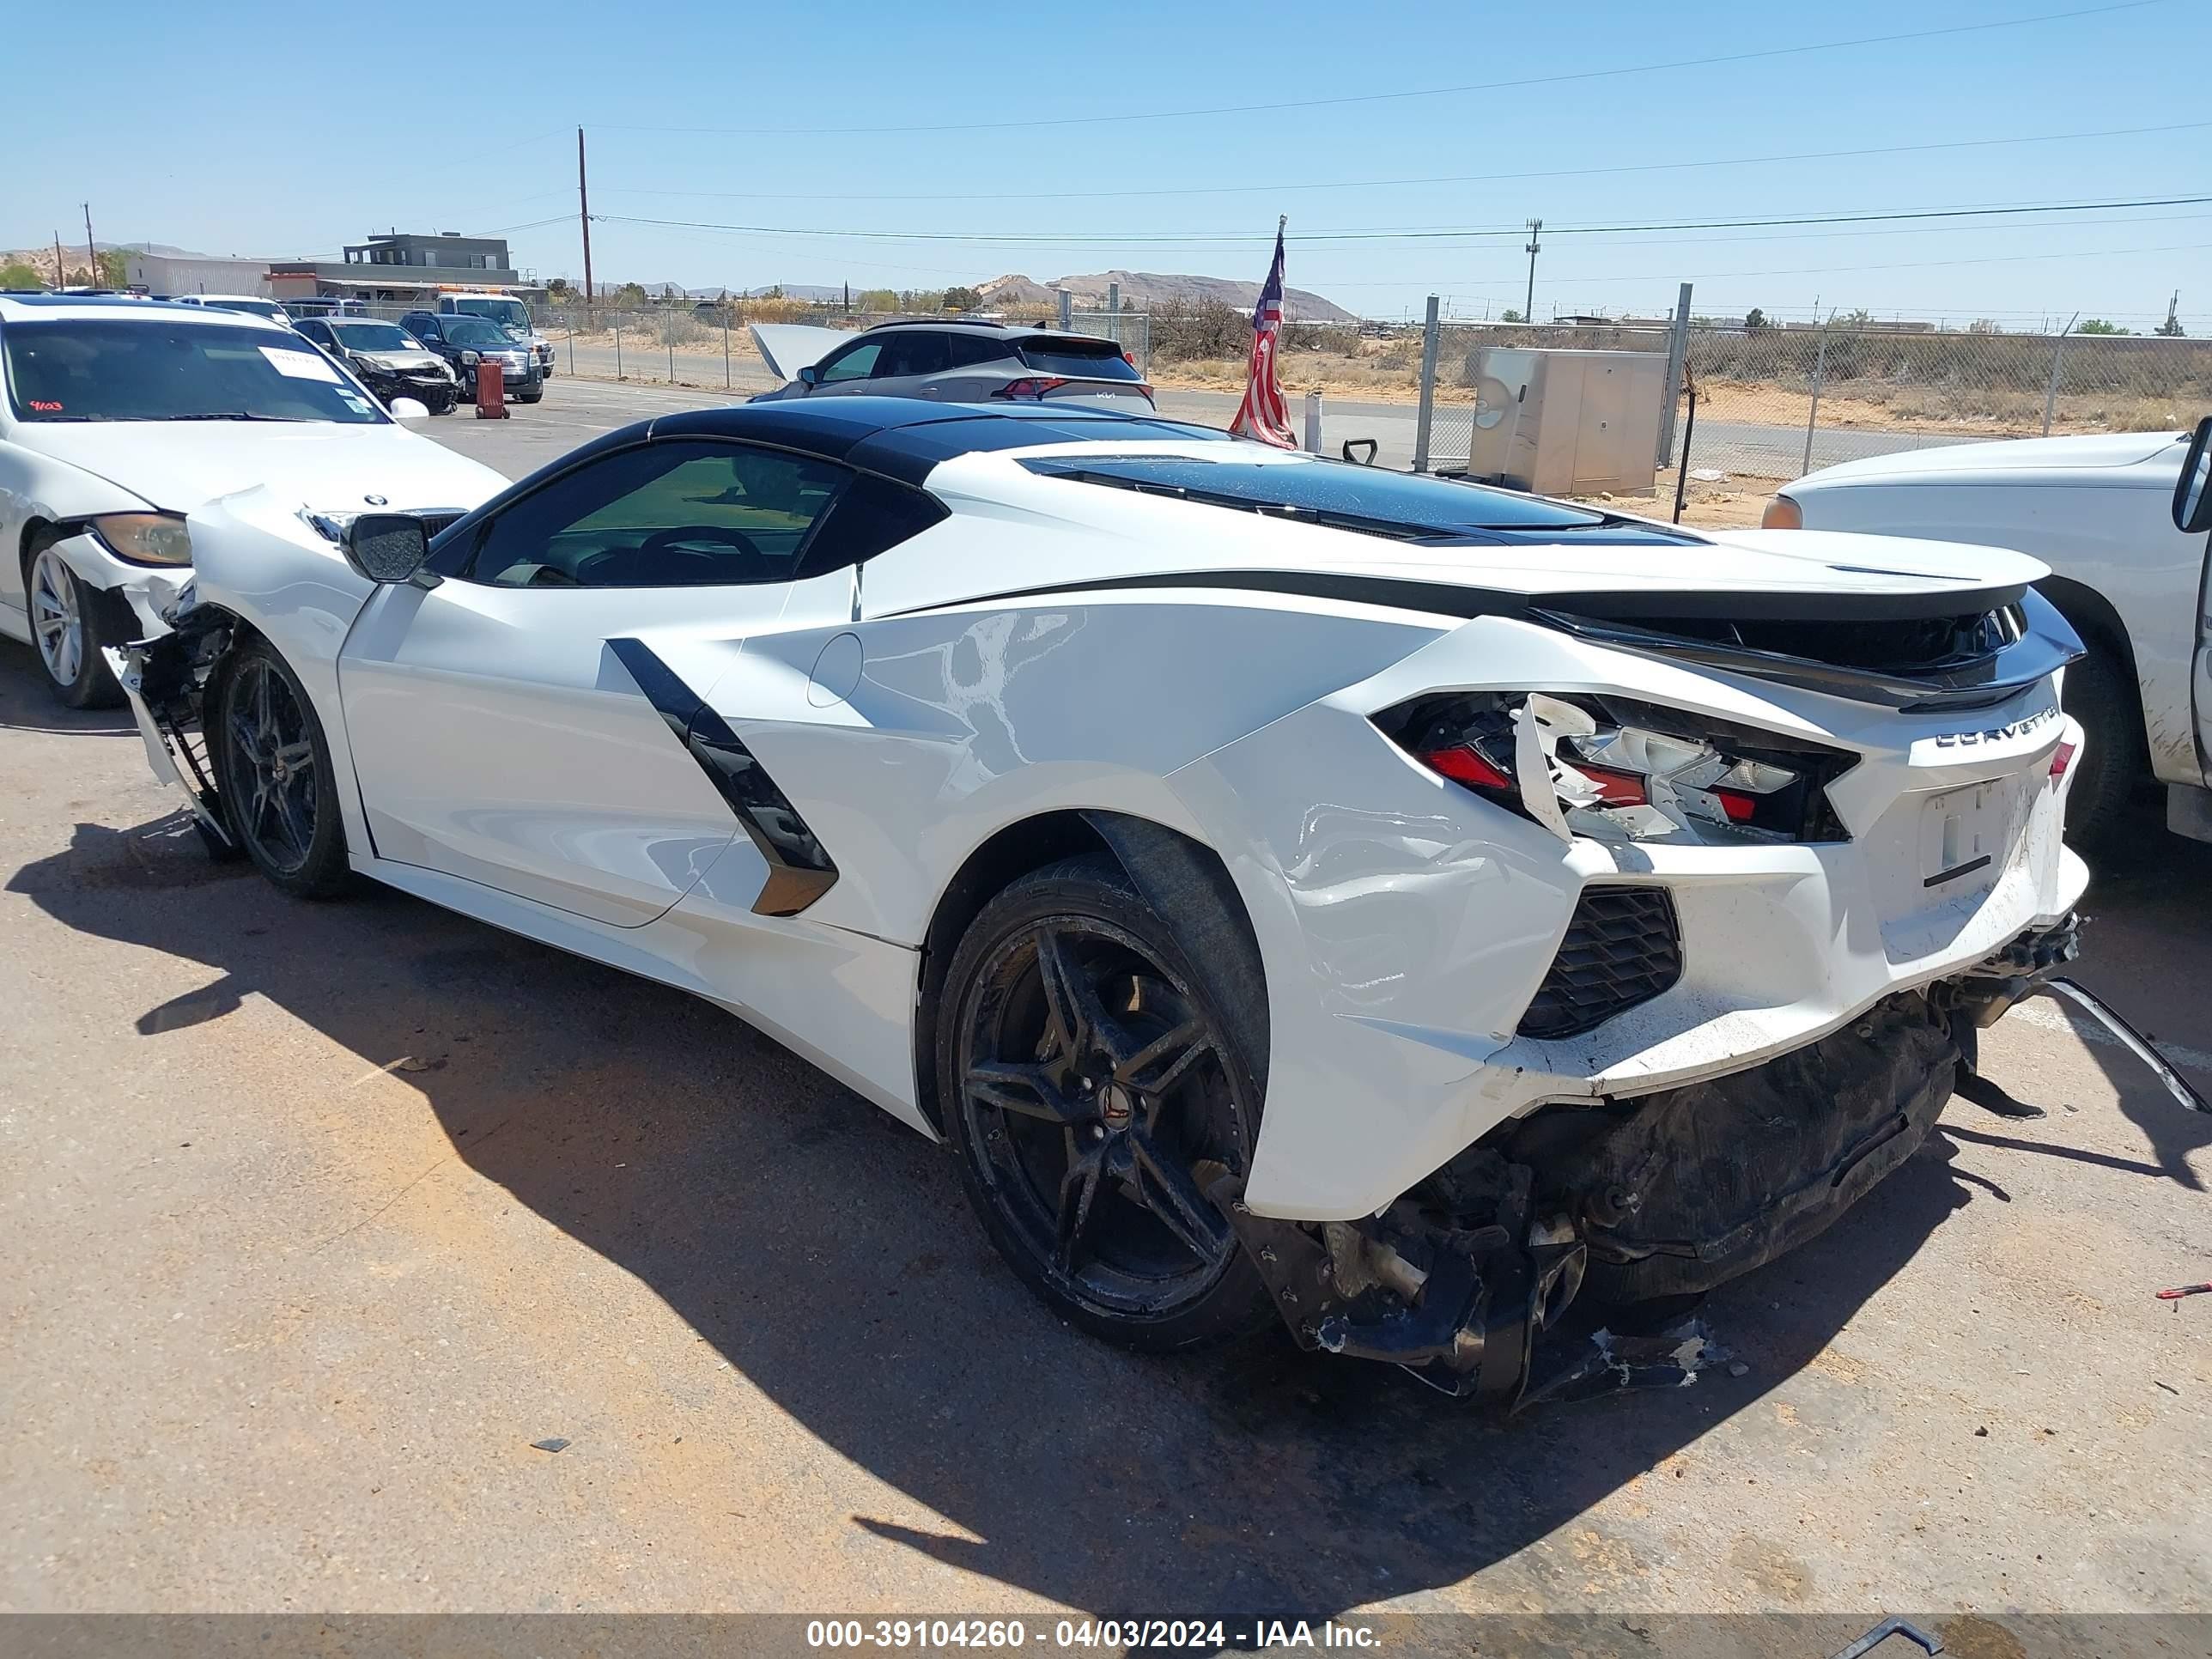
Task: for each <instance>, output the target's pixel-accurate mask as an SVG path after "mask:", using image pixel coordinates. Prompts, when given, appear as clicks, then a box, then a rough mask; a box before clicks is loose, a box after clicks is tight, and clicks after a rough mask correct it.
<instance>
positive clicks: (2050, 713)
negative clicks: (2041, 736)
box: [1936, 703, 2058, 749]
mask: <svg viewBox="0 0 2212 1659" xmlns="http://www.w3.org/2000/svg"><path fill="white" fill-rule="evenodd" d="M2057 718H2058V706H2057V704H2056V703H2053V704H2052V705H2051V707H2050V708H2045V709H2042V710H2039V712H2037V713H2035V714H2028V715H2025V716H2023V717H2022V718H2021V719H2019V720H2014V721H2012V722H2011V723H2010V724H2008V725H2005V726H1990V728H1989V729H1988V730H1986V731H1982V732H1942V733H1939V734H1938V735H1937V737H1936V747H1937V748H1938V749H1964V748H1966V747H1968V746H1970V745H1972V744H1978V743H2004V742H2008V741H2009V740H2010V739H2011V738H2024V737H2026V736H2027V734H2028V733H2029V732H2033V731H2034V730H2035V728H2036V727H2037V726H2043V725H2045V724H2047V723H2049V722H2050V721H2051V720H2057Z"/></svg>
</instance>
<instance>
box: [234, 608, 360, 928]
mask: <svg viewBox="0 0 2212 1659" xmlns="http://www.w3.org/2000/svg"><path fill="white" fill-rule="evenodd" d="M217 731H218V735H219V738H220V741H219V743H218V744H216V747H217V748H218V749H219V751H220V753H221V757H222V759H221V765H220V779H219V781H220V787H221V789H222V800H223V805H224V809H225V811H226V814H227V816H228V819H229V823H230V827H231V829H232V831H233V833H234V835H235V836H236V838H237V840H238V842H239V845H240V847H241V848H244V849H245V852H246V856H247V857H249V858H251V859H252V860H253V862H254V864H255V865H256V866H258V868H259V870H260V871H261V872H262V874H264V875H265V876H267V877H268V878H269V879H270V881H272V882H274V883H275V884H276V885H277V886H278V887H280V888H283V890H285V891H286V892H289V893H293V894H296V895H298V896H301V897H303V898H323V897H327V896H331V895H332V894H334V893H336V892H337V891H339V890H341V889H342V888H343V886H344V885H345V883H346V878H347V874H348V866H347V862H346V854H345V834H344V829H343V825H342V824H341V823H339V821H338V812H337V796H336V793H335V781H334V780H333V778H332V777H331V757H330V749H329V745H328V744H326V743H325V740H324V738H323V732H322V727H321V726H320V724H319V722H318V721H317V720H316V719H315V715H314V712H313V709H312V708H310V707H309V705H308V702H307V693H306V691H305V690H304V689H302V688H301V684H300V683H299V681H298V680H297V679H295V678H294V677H293V675H292V672H291V671H290V670H289V668H287V667H286V666H285V665H284V664H283V661H282V659H279V658H278V657H277V655H276V653H275V652H274V651H272V650H271V649H270V647H268V646H267V645H266V644H264V643H262V642H260V641H255V642H254V643H252V645H249V646H247V647H245V648H244V649H243V651H242V652H241V653H240V655H239V657H238V659H236V660H235V662H234V664H233V665H232V667H231V669H230V671H229V672H228V675H227V676H226V677H225V678H224V680H223V684H222V708H221V714H220V718H219V721H218V723H217Z"/></svg>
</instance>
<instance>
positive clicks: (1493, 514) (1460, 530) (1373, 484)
mask: <svg viewBox="0 0 2212 1659" xmlns="http://www.w3.org/2000/svg"><path fill="white" fill-rule="evenodd" d="M1022 465H1024V466H1025V467H1027V468H1029V470H1030V471H1032V472H1040V473H1043V474H1044V475H1046V476H1047V477H1063V478H1073V479H1075V480H1077V481H1079V482H1080V483H1096V484H1108V485H1112V486H1115V487H1116V488H1119V489H1133V490H1138V491H1139V492H1142V493H1144V494H1146V495H1174V496H1178V497H1181V498H1182V499H1183V500H1186V501H1204V502H1206V503H1207V504H1209V505H1212V506H1216V507H1242V508H1243V509H1245V510H1247V511H1249V512H1256V513H1279V514H1281V515H1282V516H1284V517H1285V518H1293V519H1299V520H1305V521H1307V522H1310V523H1320V524H1326V525H1332V526H1336V527H1338V528H1340V529H1346V530H1359V531H1364V532H1368V533H1370V534H1373V535H1383V536H1393V537H1397V538H1401V539H1404V540H1407V541H1449V540H1450V539H1451V538H1455V537H1458V536H1464V535H1468V534H1470V533H1474V532H1480V531H1486V530H1546V531H1552V530H1580V529H1590V528H1593V527H1595V526H1600V525H1603V524H1607V523H1608V522H1611V521H1610V520H1607V517H1606V515H1605V514H1604V513H1593V512H1589V511H1588V510H1586V509H1584V508H1583V507H1568V506H1566V505H1565V504H1564V503H1562V502H1559V501H1547V500H1545V499H1544V498H1543V497H1542V496H1541V495H1518V494H1516V493H1515V492H1514V491H1512V490H1510V489H1487V488H1485V487H1483V486H1481V485H1479V484H1463V483H1449V482H1448V481H1447V480H1445V479H1443V478H1431V477H1421V476H1419V475H1418V474H1413V473H1407V472H1392V471H1388V470H1387V469H1385V468H1383V467H1377V466H1355V465H1352V464H1351V463H1350V462H1348V461H1322V460H1313V461H1299V460H1281V461H1238V460H1229V459H1223V460H1218V461H1215V460H1200V459H1196V458H1195V457H1193V456H1188V455H1106V456H1097V457H1085V458H1083V459H1073V458H1070V459H1059V458H1056V457H1051V456H1039V457H1036V459H1031V460H1027V461H1024V462H1023V463H1022Z"/></svg>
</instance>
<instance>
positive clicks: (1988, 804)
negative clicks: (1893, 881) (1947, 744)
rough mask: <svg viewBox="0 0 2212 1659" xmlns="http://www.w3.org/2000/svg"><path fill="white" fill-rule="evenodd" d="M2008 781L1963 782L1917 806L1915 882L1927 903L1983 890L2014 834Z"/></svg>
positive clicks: (1997, 871) (1990, 883)
mask: <svg viewBox="0 0 2212 1659" xmlns="http://www.w3.org/2000/svg"><path fill="white" fill-rule="evenodd" d="M2015 793H2017V791H2016V789H2015V788H2014V787H2012V784H2011V780H2009V779H2002V780H1995V781H1990V782H1988V783H1974V784H1964V785H1961V786H1960V787H1958V788H1956V789H1946V790H1944V791H1943V792H1942V793H1940V794H1934V795H1930V796H1929V797H1928V798H1927V799H1925V800H1923V802H1922V803H1921V805H1920V869H1919V877H1920V886H1921V890H1922V891H1923V893H1924V894H1925V895H1926V896H1927V900H1928V902H1931V903H1947V902H1951V901H1954V900H1956V899H1960V898H1963V897H1966V896H1970V895H1972V894H1976V893H1986V892H1988V891H1989V890H1990V888H1992V887H1994V886H1995V885H1996V879H1997V877H1998V875H1999V874H2000V873H2002V871H2003V868H2004V864H2005V860H2006V858H2007V857H2008V854H2010V852H2011V848H2012V838H2013V828H2014V826H2013V816H2014V814H2013V811H2012V810H2011V809H2012V805H2013V796H2014V795H2015Z"/></svg>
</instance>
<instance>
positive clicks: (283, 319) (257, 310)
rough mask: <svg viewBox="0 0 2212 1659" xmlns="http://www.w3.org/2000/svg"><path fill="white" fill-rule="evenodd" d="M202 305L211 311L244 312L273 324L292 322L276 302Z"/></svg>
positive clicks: (203, 303) (208, 302) (246, 301)
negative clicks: (263, 318)
mask: <svg viewBox="0 0 2212 1659" xmlns="http://www.w3.org/2000/svg"><path fill="white" fill-rule="evenodd" d="M200 303H201V304H202V305H204V306H205V307H207V308H208V309H209V310H210V311H242V312H244V313H246V315H247V316H249V317H266V318H267V319H269V320H270V322H272V323H287V322H289V321H290V320H291V319H290V318H289V316H287V315H286V314H285V311H284V307H282V306H280V305H278V304H277V303H276V301H274V300H203V301H200Z"/></svg>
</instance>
